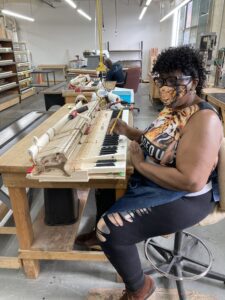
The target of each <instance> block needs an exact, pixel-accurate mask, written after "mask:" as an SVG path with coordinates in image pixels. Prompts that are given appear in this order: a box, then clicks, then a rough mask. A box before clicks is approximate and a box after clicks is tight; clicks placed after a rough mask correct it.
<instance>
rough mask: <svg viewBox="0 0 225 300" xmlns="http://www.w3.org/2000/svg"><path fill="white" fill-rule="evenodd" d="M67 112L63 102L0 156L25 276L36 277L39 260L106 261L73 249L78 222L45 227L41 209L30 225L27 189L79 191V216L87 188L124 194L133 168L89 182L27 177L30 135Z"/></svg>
mask: <svg viewBox="0 0 225 300" xmlns="http://www.w3.org/2000/svg"><path fill="white" fill-rule="evenodd" d="M66 113H68V105H64V106H63V107H62V108H60V110H58V111H57V112H55V113H54V114H53V115H52V116H51V117H49V118H48V119H47V120H46V121H44V122H43V123H42V124H41V125H40V126H39V127H37V128H36V129H35V130H33V131H32V132H31V133H30V134H28V135H27V136H26V137H25V138H23V139H22V140H21V141H19V142H18V143H17V144H16V145H15V146H13V147H12V148H11V149H10V150H9V151H7V152H6V153H5V154H3V155H2V156H1V157H0V173H1V174H2V177H3V182H4V184H5V185H6V186H7V187H8V190H9V196H10V201H11V204H12V209H13V215H14V220H15V225H16V232H17V238H18V242H19V259H20V260H21V266H22V268H23V269H24V272H25V274H26V276H27V277H28V278H36V277H37V276H38V274H39V260H41V259H47V260H95V261H98V260H101V261H102V260H106V257H105V256H104V254H103V253H102V252H96V251H95V252H92V251H75V250H73V244H74V240H75V236H76V233H77V231H78V226H79V221H78V222H77V223H75V224H73V225H67V226H54V227H51V226H46V225H45V224H44V221H43V212H40V214H39V216H38V217H37V219H36V221H35V222H34V223H33V224H32V221H31V216H30V211H29V206H28V199H27V194H26V188H27V187H31V188H72V189H79V190H78V198H79V199H80V216H81V215H82V211H83V209H84V207H85V203H86V201H87V198H88V194H89V189H90V188H115V189H116V195H117V197H119V196H121V195H122V194H123V193H124V190H125V189H126V186H127V181H128V177H129V175H130V174H131V173H132V168H127V176H126V179H114V178H113V177H111V178H110V177H108V178H107V176H105V177H104V179H90V181H89V182H56V183H54V182H39V181H37V180H29V179H27V178H26V172H27V169H28V168H29V167H31V162H30V160H29V157H28V154H27V149H28V148H29V147H30V146H31V144H32V140H33V136H37V137H40V136H41V135H42V134H43V133H44V132H45V131H46V130H47V129H48V128H49V127H51V126H52V125H53V124H55V123H56V121H58V120H59V119H60V118H62V117H63V116H64V115H65V114H66Z"/></svg>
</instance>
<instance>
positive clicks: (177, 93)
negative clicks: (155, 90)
mask: <svg viewBox="0 0 225 300" xmlns="http://www.w3.org/2000/svg"><path fill="white" fill-rule="evenodd" d="M186 94H187V88H186V86H185V85H180V86H177V87H170V86H166V85H164V86H162V87H161V88H160V89H159V95H160V100H161V101H162V102H163V103H164V104H165V105H170V104H171V103H173V102H175V101H176V100H177V98H182V97H184V96H185V95H186Z"/></svg>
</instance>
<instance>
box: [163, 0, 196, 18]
mask: <svg viewBox="0 0 225 300" xmlns="http://www.w3.org/2000/svg"><path fill="white" fill-rule="evenodd" d="M190 1H191V0H184V1H183V2H181V3H180V4H179V5H177V6H176V7H175V8H174V9H172V10H171V11H170V12H169V13H168V14H167V15H165V17H163V18H162V19H161V20H160V22H163V21H164V20H166V19H167V18H169V17H170V16H171V15H172V14H174V12H175V11H177V10H179V9H180V8H181V7H183V6H184V5H186V4H187V3H188V2H190Z"/></svg>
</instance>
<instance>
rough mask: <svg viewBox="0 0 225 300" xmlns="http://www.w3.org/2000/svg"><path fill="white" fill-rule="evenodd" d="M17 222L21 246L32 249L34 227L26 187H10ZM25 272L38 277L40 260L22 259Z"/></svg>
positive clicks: (23, 248) (27, 274) (24, 248)
mask: <svg viewBox="0 0 225 300" xmlns="http://www.w3.org/2000/svg"><path fill="white" fill-rule="evenodd" d="M8 190H9V196H10V200H11V204H12V209H13V216H14V220H15V224H16V232H17V238H18V241H19V247H20V249H22V250H30V248H31V245H32V242H33V238H34V236H33V229H32V222H31V217H30V211H29V205H28V199H27V194H26V189H25V188H8ZM22 265H23V268H24V272H25V274H26V276H27V277H28V278H36V277H37V276H38V274H39V261H38V260H32V259H30V260H28V259H26V260H22Z"/></svg>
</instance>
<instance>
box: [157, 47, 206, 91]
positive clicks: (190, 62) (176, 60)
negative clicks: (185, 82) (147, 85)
mask: <svg viewBox="0 0 225 300" xmlns="http://www.w3.org/2000/svg"><path fill="white" fill-rule="evenodd" d="M177 70H179V71H181V72H182V73H183V74H184V75H186V76H192V78H193V79H196V78H197V79H198V80H199V81H198V85H197V87H196V93H197V95H199V96H200V95H201V90H202V88H203V86H204V82H205V79H206V71H205V68H204V66H203V60H202V56H201V55H200V53H199V51H198V50H196V49H194V48H191V47H188V46H180V47H176V48H168V49H165V50H164V51H163V52H162V53H161V54H160V55H159V56H158V58H157V61H156V63H155V65H154V67H153V70H152V73H153V74H154V73H159V74H163V73H165V74H167V73H170V72H174V71H177Z"/></svg>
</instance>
